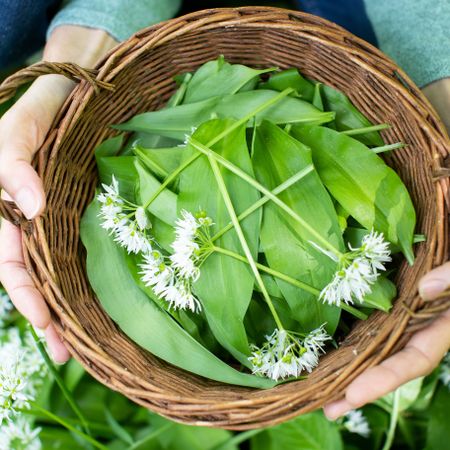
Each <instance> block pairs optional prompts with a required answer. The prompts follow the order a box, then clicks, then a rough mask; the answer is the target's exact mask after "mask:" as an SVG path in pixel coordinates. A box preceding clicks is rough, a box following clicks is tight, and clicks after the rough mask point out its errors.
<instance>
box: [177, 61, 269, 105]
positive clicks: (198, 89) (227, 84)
mask: <svg viewBox="0 0 450 450" xmlns="http://www.w3.org/2000/svg"><path fill="white" fill-rule="evenodd" d="M274 70H275V69H274V68H272V69H263V70H256V69H252V68H250V67H247V66H243V65H241V64H230V63H228V62H226V61H225V60H224V58H223V56H221V57H219V58H218V59H216V60H214V61H209V62H207V63H205V64H203V65H202V66H201V67H200V68H199V69H197V71H196V72H195V74H194V76H193V77H192V80H191V81H190V83H189V85H188V87H187V90H186V95H185V97H184V101H183V103H185V104H186V103H195V102H199V101H201V100H206V99H208V98H210V97H215V96H218V95H228V94H235V93H236V92H238V91H239V90H240V89H241V88H242V87H244V86H245V85H246V84H247V83H248V82H250V81H251V80H253V79H254V78H257V77H259V75H261V74H263V73H267V72H272V71H274Z"/></svg>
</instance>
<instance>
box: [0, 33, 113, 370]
mask: <svg viewBox="0 0 450 450" xmlns="http://www.w3.org/2000/svg"><path fill="white" fill-rule="evenodd" d="M115 45H116V41H115V40H114V39H113V38H112V37H110V36H109V35H108V34H107V33H105V32H104V31H100V30H93V29H87V28H82V27H75V26H61V27H58V28H56V29H55V31H54V32H53V33H52V35H51V37H50V39H49V41H48V43H47V45H46V48H45V50H44V60H47V61H61V62H74V63H77V64H79V65H81V66H83V67H86V68H89V67H92V66H93V65H94V64H95V62H96V61H97V60H98V59H99V57H101V56H103V55H104V54H105V53H106V52H107V51H108V50H109V49H111V48H112V47H114V46H115ZM74 86H75V84H74V83H73V82H72V81H70V80H68V79H66V78H64V77H63V76H60V75H46V76H43V77H41V78H39V79H37V80H36V81H35V82H34V83H33V84H32V85H31V87H30V88H29V89H28V90H27V92H26V93H25V94H24V95H23V96H22V97H21V98H20V99H19V101H18V102H17V103H16V104H15V105H14V106H13V107H12V108H11V109H10V110H9V111H8V112H7V113H6V114H5V115H4V116H3V117H2V119H1V120H0V186H1V187H2V188H3V189H4V191H5V192H6V194H7V196H8V197H10V198H12V199H13V200H14V201H15V202H16V204H17V206H18V207H19V208H20V209H21V211H22V212H23V214H24V215H25V217H26V218H28V219H32V218H34V217H37V216H38V215H40V214H41V213H42V212H43V210H44V209H45V195H44V190H43V186H42V181H41V180H40V179H39V177H38V175H37V173H36V172H35V171H34V169H33V168H32V166H31V161H32V159H33V155H34V153H35V152H36V150H37V149H38V148H39V147H40V146H41V144H42V143H43V141H44V139H45V136H46V134H47V132H48V130H49V128H50V126H51V125H52V122H53V119H54V118H55V116H56V114H57V112H58V110H59V109H60V107H61V106H62V104H63V103H64V101H65V99H66V98H67V96H68V95H69V94H70V92H71V91H72V89H73V88H74ZM0 283H2V284H3V286H4V287H5V289H6V290H7V292H8V294H9V295H10V297H11V300H12V302H13V303H14V305H15V306H16V308H17V309H18V310H19V311H20V312H21V313H22V314H23V315H24V316H25V317H26V318H27V319H28V320H29V321H30V322H31V323H32V325H33V326H35V327H37V328H40V329H44V330H45V336H46V339H47V343H48V347H49V350H50V353H51V354H52V356H53V358H54V359H55V361H56V362H59V363H63V362H65V361H67V360H68V359H69V356H70V355H69V352H68V351H67V349H66V347H65V346H64V344H63V343H62V342H61V340H60V338H59V336H58V334H57V333H56V330H55V327H54V326H53V324H52V323H51V317H50V312H49V309H48V308H47V305H46V303H45V301H44V299H43V297H42V295H41V294H40V292H39V291H38V290H37V289H36V287H35V286H34V284H33V282H32V280H31V277H30V275H29V274H28V272H27V269H26V267H25V264H24V258H23V253H22V243H21V233H20V230H19V229H18V228H17V227H15V226H13V225H12V224H11V223H9V222H6V221H2V224H1V228H0Z"/></svg>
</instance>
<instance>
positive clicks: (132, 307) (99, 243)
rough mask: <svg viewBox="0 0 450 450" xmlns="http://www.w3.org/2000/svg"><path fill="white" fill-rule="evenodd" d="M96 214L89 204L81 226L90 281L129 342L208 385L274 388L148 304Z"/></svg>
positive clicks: (97, 210)
mask: <svg viewBox="0 0 450 450" xmlns="http://www.w3.org/2000/svg"><path fill="white" fill-rule="evenodd" d="M98 213H99V205H98V202H97V201H94V202H93V203H92V204H91V205H90V206H89V207H88V209H87V210H86V212H85V214H84V216H83V219H82V222H81V239H82V241H83V244H84V246H85V247H86V250H87V273H88V276H89V281H90V284H91V286H92V288H93V289H94V291H95V293H96V295H97V297H98V299H99V300H100V302H101V304H102V306H103V308H104V309H105V311H106V312H107V313H108V315H109V316H110V317H111V318H112V319H113V320H114V321H115V322H116V323H117V325H118V326H119V327H120V328H121V329H122V331H123V332H124V333H125V334H127V336H129V337H130V339H132V340H133V341H135V342H136V343H137V344H138V345H140V346H141V347H142V348H144V349H146V350H148V351H150V352H151V353H152V354H154V355H155V356H157V357H159V358H161V359H163V360H164V361H167V362H168V363H170V364H173V365H175V366H177V367H180V368H182V369H185V370H188V371H190V372H192V373H195V374H197V375H201V376H204V377H207V378H210V379H212V380H216V381H220V382H223V383H230V384H237V385H241V386H251V387H259V388H269V387H272V386H274V384H275V383H274V382H273V381H270V380H267V379H263V378H261V377H256V376H254V375H249V374H244V373H240V372H238V371H237V370H235V369H233V368H232V367H231V366H228V365H227V364H226V363H224V362H223V361H221V360H220V359H219V358H217V357H216V356H214V355H213V354H212V353H210V352H209V351H208V350H206V349H205V348H204V347H202V346H201V345H200V344H199V343H198V342H197V341H196V340H195V339H194V338H193V337H192V336H190V335H189V334H188V333H187V332H186V331H184V330H183V329H182V328H181V327H180V326H179V325H178V324H177V323H176V322H175V321H174V320H173V319H172V318H171V317H170V316H169V315H168V314H167V313H166V312H165V311H163V310H162V309H161V308H159V307H158V306H157V305H156V304H155V303H154V302H152V301H150V300H149V299H148V298H147V296H146V295H145V294H144V293H143V292H142V291H141V290H140V289H139V287H138V286H137V285H136V283H135V281H134V279H133V277H132V275H131V273H130V271H129V269H128V267H127V264H126V253H125V250H124V249H123V248H121V247H120V246H118V245H116V243H115V242H114V240H113V239H112V238H111V236H110V235H109V233H108V231H107V230H104V229H103V228H102V227H101V224H100V219H99V217H98ZM99 261H102V264H99V263H98V262H99ZM227 325H228V324H227Z"/></svg>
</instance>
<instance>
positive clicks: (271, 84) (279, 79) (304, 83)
mask: <svg viewBox="0 0 450 450" xmlns="http://www.w3.org/2000/svg"><path fill="white" fill-rule="evenodd" d="M260 87H261V88H262V89H273V90H274V91H280V92H281V91H284V90H285V89H286V88H288V87H291V88H294V89H295V91H296V92H297V94H299V95H300V96H301V98H302V99H303V100H306V101H307V102H312V101H313V98H314V83H312V82H311V81H309V80H307V79H306V78H304V77H303V76H302V75H301V74H300V73H299V71H298V70H297V69H287V70H283V71H281V72H277V73H274V74H272V75H271V76H270V78H269V79H268V80H267V82H265V83H261V85H260Z"/></svg>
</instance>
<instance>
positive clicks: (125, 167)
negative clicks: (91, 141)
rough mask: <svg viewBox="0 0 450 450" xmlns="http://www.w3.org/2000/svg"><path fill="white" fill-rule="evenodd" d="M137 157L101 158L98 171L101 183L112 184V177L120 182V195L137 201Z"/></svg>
mask: <svg viewBox="0 0 450 450" xmlns="http://www.w3.org/2000/svg"><path fill="white" fill-rule="evenodd" d="M135 162H136V157H135V156H107V157H103V156H99V157H97V170H98V177H99V180H100V183H103V184H107V185H109V184H111V180H112V176H113V175H114V177H115V178H116V180H117V181H118V182H119V188H120V195H121V196H122V197H124V198H126V199H127V200H129V201H131V202H134V201H135V188H136V177H137V174H136V169H135Z"/></svg>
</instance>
